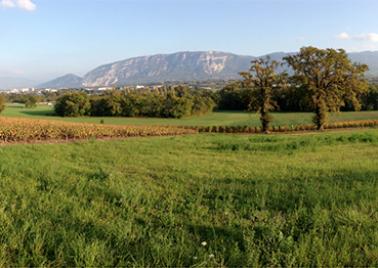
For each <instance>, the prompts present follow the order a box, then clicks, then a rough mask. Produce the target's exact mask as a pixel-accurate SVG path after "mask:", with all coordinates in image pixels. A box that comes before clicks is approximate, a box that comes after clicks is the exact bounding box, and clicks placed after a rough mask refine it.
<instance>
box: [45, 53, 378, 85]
mask: <svg viewBox="0 0 378 268" xmlns="http://www.w3.org/2000/svg"><path fill="white" fill-rule="evenodd" d="M288 54H293V53H285V52H276V53H271V54H268V56H270V57H271V58H272V59H274V60H278V61H280V60H282V58H283V57H285V56H286V55H288ZM265 56H267V55H265ZM349 56H350V58H351V59H352V61H354V62H359V63H365V64H367V65H369V68H370V70H369V72H368V75H369V76H378V51H366V52H355V53H349ZM262 57H264V56H262ZM255 58H256V57H254V56H241V55H236V54H232V53H225V52H214V51H206V52H177V53H174V54H159V55H153V56H144V57H135V58H130V59H126V60H122V61H118V62H114V63H110V64H105V65H102V66H99V67H97V68H95V69H94V70H92V71H90V72H88V73H87V74H86V75H85V76H84V77H83V78H81V77H78V76H75V75H66V76H63V77H60V78H57V79H54V80H52V81H50V82H48V83H45V84H43V85H40V87H54V88H64V87H80V86H90V87H92V86H93V87H95V86H113V85H118V86H119V85H127V84H143V83H157V82H165V81H193V80H197V81H201V80H216V79H220V80H228V79H237V78H239V75H238V73H239V72H240V71H243V70H247V69H248V68H249V65H250V61H251V60H253V59H255Z"/></svg>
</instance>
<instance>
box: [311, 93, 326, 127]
mask: <svg viewBox="0 0 378 268" xmlns="http://www.w3.org/2000/svg"><path fill="white" fill-rule="evenodd" d="M327 119H328V109H327V105H326V104H325V101H324V100H319V101H318V102H317V103H316V108H315V116H314V123H315V125H316V128H317V130H324V126H325V124H326V123H327Z"/></svg>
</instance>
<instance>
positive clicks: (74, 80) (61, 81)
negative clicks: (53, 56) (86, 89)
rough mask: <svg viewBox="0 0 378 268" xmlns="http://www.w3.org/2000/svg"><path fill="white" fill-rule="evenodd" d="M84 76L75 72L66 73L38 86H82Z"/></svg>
mask: <svg viewBox="0 0 378 268" xmlns="http://www.w3.org/2000/svg"><path fill="white" fill-rule="evenodd" d="M82 86H83V78H81V77H80V76H77V75H74V74H66V75H64V76H61V77H58V78H56V79H54V80H51V81H49V82H46V83H43V84H40V85H38V86H37V87H38V88H80V87H82Z"/></svg>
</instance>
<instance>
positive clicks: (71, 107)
mask: <svg viewBox="0 0 378 268" xmlns="http://www.w3.org/2000/svg"><path fill="white" fill-rule="evenodd" d="M90 109H91V104H90V101H89V97H88V95H87V94H85V93H82V92H72V93H67V94H66V95H63V96H61V97H59V98H58V99H57V101H56V103H55V113H56V114H57V115H59V116H70V117H75V116H83V115H89V114H90Z"/></svg>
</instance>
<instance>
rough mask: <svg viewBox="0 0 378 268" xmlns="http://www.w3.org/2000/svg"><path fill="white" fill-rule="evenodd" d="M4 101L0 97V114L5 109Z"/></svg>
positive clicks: (1, 96) (3, 98)
mask: <svg viewBox="0 0 378 268" xmlns="http://www.w3.org/2000/svg"><path fill="white" fill-rule="evenodd" d="M5 102H6V99H5V97H4V96H3V95H0V113H1V112H2V111H4V109H5Z"/></svg>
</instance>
